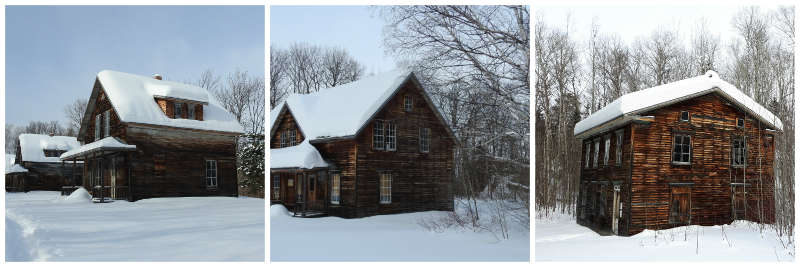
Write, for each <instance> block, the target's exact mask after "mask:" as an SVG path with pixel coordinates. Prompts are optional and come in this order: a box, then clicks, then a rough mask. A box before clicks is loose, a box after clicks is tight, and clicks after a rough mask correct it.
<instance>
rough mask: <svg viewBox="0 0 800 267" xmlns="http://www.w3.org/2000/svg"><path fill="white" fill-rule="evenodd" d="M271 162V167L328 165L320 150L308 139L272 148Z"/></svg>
mask: <svg viewBox="0 0 800 267" xmlns="http://www.w3.org/2000/svg"><path fill="white" fill-rule="evenodd" d="M269 151H270V152H269V153H270V156H269V164H270V166H269V167H270V168H271V169H291V168H298V169H314V168H325V167H328V163H326V162H325V160H324V159H322V155H320V154H319V151H317V149H316V148H315V147H314V146H313V145H311V143H309V142H308V139H306V140H305V141H303V142H302V143H300V144H299V145H296V146H290V147H284V148H274V149H270V150H269Z"/></svg>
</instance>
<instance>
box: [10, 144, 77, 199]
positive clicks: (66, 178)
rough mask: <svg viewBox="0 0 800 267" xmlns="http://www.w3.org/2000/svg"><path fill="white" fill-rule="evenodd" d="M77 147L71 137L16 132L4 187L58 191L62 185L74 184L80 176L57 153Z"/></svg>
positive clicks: (16, 189)
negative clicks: (13, 149)
mask: <svg viewBox="0 0 800 267" xmlns="http://www.w3.org/2000/svg"><path fill="white" fill-rule="evenodd" d="M78 147H80V143H78V140H77V139H75V137H71V136H53V135H52V134H51V135H44V134H21V135H19V142H17V154H16V155H15V156H14V161H13V165H12V166H10V168H7V169H6V190H7V191H26V192H27V191H31V190H49V191H59V190H61V187H62V186H67V185H74V184H76V183H77V180H76V178H75V177H78V178H79V177H80V175H74V174H73V170H72V168H71V166H65V165H64V163H63V162H62V161H61V159H60V158H59V156H60V155H61V154H62V153H64V152H66V151H67V150H70V149H74V148H78ZM77 166H83V164H82V163H77ZM9 182H10V184H9Z"/></svg>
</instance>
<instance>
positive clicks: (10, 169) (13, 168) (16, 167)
mask: <svg viewBox="0 0 800 267" xmlns="http://www.w3.org/2000/svg"><path fill="white" fill-rule="evenodd" d="M24 172H28V169H25V167H22V166H20V165H19V164H14V165H12V166H11V167H6V174H12V173H24Z"/></svg>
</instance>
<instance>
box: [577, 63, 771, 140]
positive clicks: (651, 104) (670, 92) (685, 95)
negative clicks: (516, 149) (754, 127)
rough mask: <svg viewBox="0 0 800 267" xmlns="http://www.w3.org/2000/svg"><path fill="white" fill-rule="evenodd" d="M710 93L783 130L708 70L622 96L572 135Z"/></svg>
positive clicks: (578, 127)
mask: <svg viewBox="0 0 800 267" xmlns="http://www.w3.org/2000/svg"><path fill="white" fill-rule="evenodd" d="M710 92H717V93H719V94H721V95H722V96H724V97H725V98H727V99H728V100H730V101H732V102H733V103H734V104H736V105H738V106H739V107H740V108H742V109H744V110H745V111H746V112H748V113H750V114H752V115H754V116H755V117H756V118H757V119H759V120H761V121H762V122H763V123H766V124H767V125H768V126H769V127H772V128H775V129H778V130H782V129H783V123H781V121H780V119H778V117H776V116H775V115H774V114H772V112H770V111H769V110H767V109H766V108H765V107H764V106H761V105H759V104H758V103H756V101H755V100H753V99H752V98H750V97H749V96H747V95H746V94H744V93H743V92H742V91H740V90H739V89H738V88H736V87H735V86H733V85H732V84H730V83H728V82H726V81H723V80H722V79H720V78H719V75H718V74H717V73H716V72H714V71H708V72H706V73H705V74H704V75H700V76H696V77H692V78H688V79H684V80H680V81H676V82H672V83H668V84H663V85H659V86H656V87H652V88H648V89H644V90H641V91H637V92H633V93H629V94H626V95H623V96H621V97H620V98H618V99H617V100H614V102H611V103H610V104H608V105H606V106H605V107H603V108H602V109H600V110H598V111H597V112H595V113H592V114H591V115H589V117H587V118H585V119H583V120H581V121H580V122H578V123H577V124H575V130H574V132H573V133H574V134H575V135H579V134H582V133H584V132H586V131H589V130H591V129H592V128H595V127H597V126H601V125H603V124H605V123H606V122H609V121H611V120H614V119H616V118H619V117H622V116H628V115H636V114H639V113H642V112H646V111H650V110H653V109H656V108H659V107H663V106H666V105H670V104H673V103H676V102H678V101H683V100H686V99H689V98H693V97H697V96H700V95H704V94H707V93H710Z"/></svg>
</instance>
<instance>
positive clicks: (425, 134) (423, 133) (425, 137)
mask: <svg viewBox="0 0 800 267" xmlns="http://www.w3.org/2000/svg"><path fill="white" fill-rule="evenodd" d="M419 151H420V152H422V153H428V152H431V128H419Z"/></svg>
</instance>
